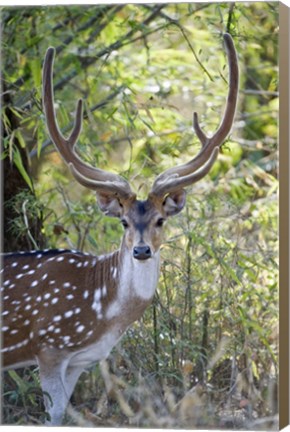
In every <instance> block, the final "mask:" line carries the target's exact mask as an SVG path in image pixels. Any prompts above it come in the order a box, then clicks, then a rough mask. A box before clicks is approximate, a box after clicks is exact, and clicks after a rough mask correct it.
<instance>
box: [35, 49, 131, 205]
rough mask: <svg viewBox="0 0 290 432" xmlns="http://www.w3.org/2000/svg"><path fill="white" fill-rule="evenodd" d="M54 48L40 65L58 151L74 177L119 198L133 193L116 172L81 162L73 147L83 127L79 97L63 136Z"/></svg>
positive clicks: (47, 112) (49, 125)
mask: <svg viewBox="0 0 290 432" xmlns="http://www.w3.org/2000/svg"><path fill="white" fill-rule="evenodd" d="M54 56H55V49H54V48H52V47H50V48H48V50H47V52H46V56H45V60H44V66H43V106H44V112H45V116H46V123H47V128H48V132H49V135H50V137H51V139H52V141H53V142H54V144H55V145H56V147H57V149H58V151H59V152H60V154H61V155H62V157H63V158H64V160H65V162H66V163H67V164H68V165H69V166H70V168H71V171H72V173H73V175H74V176H75V178H76V179H77V180H78V181H79V182H80V183H81V184H83V185H84V186H86V187H89V188H91V189H94V190H97V191H99V192H109V193H111V194H113V195H116V196H118V197H119V198H122V199H128V198H130V197H134V196H135V194H134V193H133V192H132V190H131V187H130V185H129V183H128V182H127V181H126V180H125V179H124V178H122V177H121V176H119V175H116V174H113V173H110V172H107V171H104V170H101V169H99V168H93V167H91V166H90V165H88V164H86V163H85V162H83V161H82V160H81V159H80V158H79V156H78V155H77V154H76V152H75V150H74V146H75V144H76V142H77V139H78V137H79V134H80V132H81V129H82V112H83V104H82V100H81V99H80V100H79V101H78V103H77V109H76V116H75V122H74V126H73V130H72V132H71V134H70V136H69V137H68V138H67V139H66V138H64V136H63V135H62V133H61V131H60V130H59V127H58V124H57V120H56V114H55V110H54V97H53V79H52V74H53V72H52V71H53V61H54Z"/></svg>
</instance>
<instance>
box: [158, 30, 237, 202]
mask: <svg viewBox="0 0 290 432" xmlns="http://www.w3.org/2000/svg"><path fill="white" fill-rule="evenodd" d="M223 39H224V43H225V47H226V52H227V57H228V63H229V92H228V97H227V103H226V109H225V112H224V116H223V119H222V121H221V124H220V126H219V128H218V130H217V131H216V133H215V134H214V135H213V136H212V137H210V138H209V137H207V136H206V134H205V133H204V132H203V131H202V129H201V127H200V125H199V123H198V115H197V113H196V112H195V113H194V115H193V128H194V131H195V133H196V135H197V137H198V138H199V140H200V141H201V144H202V148H201V150H200V152H199V153H198V154H197V155H196V156H195V157H194V158H193V159H192V160H191V161H189V162H187V163H185V164H183V165H179V166H176V167H173V168H169V169H168V170H166V171H164V172H163V173H161V174H160V175H159V176H158V177H157V178H156V180H155V182H154V184H153V186H152V189H151V192H150V195H151V196H158V197H163V196H165V195H166V194H168V193H170V192H175V191H177V190H180V189H181V188H184V187H186V186H189V185H190V184H193V183H195V182H197V181H198V180H200V179H201V178H202V177H204V176H205V175H206V174H207V173H208V172H209V170H210V168H211V167H212V165H213V163H214V161H215V160H216V158H217V155H218V152H219V148H220V146H221V145H222V143H223V142H224V140H225V138H226V137H227V135H228V134H229V132H230V130H231V127H232V124H233V119H234V115H235V110H236V105H237V98H238V87H239V69H238V60H237V53H236V50H235V46H234V43H233V40H232V37H231V36H230V34H229V33H225V34H224V36H223Z"/></svg>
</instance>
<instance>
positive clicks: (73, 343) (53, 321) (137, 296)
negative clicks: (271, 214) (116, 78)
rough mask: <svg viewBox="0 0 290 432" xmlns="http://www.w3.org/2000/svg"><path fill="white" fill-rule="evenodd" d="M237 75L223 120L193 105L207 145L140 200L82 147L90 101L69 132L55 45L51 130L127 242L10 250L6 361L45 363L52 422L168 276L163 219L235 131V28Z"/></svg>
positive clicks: (47, 96) (48, 79) (46, 76)
mask: <svg viewBox="0 0 290 432" xmlns="http://www.w3.org/2000/svg"><path fill="white" fill-rule="evenodd" d="M224 43H225V46H226V51H227V57H228V62H229V71H230V80H229V92H228V97H227V104H226V109H225V113H224V116H223V119H222V121H221V124H220V126H219V128H218V130H217V131H216V133H215V134H214V135H213V136H212V137H210V138H209V137H207V136H206V135H205V133H204V132H203V131H202V129H201V128H200V126H199V123H198V117H197V114H196V113H194V118H193V127H194V130H195V132H196V134H197V137H198V138H199V140H200V141H201V144H202V149H201V150H200V152H199V153H198V154H197V155H196V156H195V157H194V158H193V159H192V160H191V161H189V162H187V163H185V164H183V165H179V166H177V167H173V168H169V169H167V170H166V171H164V172H163V173H161V174H160V175H159V176H158V177H157V178H156V179H155V181H154V183H153V186H152V188H151V191H150V193H149V195H148V198H147V199H146V200H145V201H139V200H137V197H136V194H135V193H134V192H132V190H131V187H130V185H129V183H128V182H127V180H125V179H124V178H123V177H121V176H119V175H116V174H113V173H110V172H107V171H103V170H101V169H99V168H93V167H91V166H90V165H87V164H86V163H84V162H83V161H82V160H81V158H80V157H79V156H78V154H77V153H76V152H75V150H74V146H75V144H76V142H77V139H78V136H79V134H80V132H81V127H82V101H81V100H80V101H79V102H78V104H77V110H76V119H75V124H74V127H73V130H72V132H71V134H70V136H69V137H68V138H67V139H66V138H64V137H63V135H62V134H61V132H60V130H59V127H58V124H57V120H56V114H55V110H54V98H53V83H52V66H53V59H54V52H55V51H54V49H53V48H48V50H47V53H46V57H45V61H44V67H43V106H44V113H45V117H46V123H47V128H48V132H49V135H50V137H51V139H52V141H53V142H54V144H55V145H56V147H57V149H58V151H59V152H60V154H61V155H62V157H63V159H64V160H65V162H66V163H67V164H68V166H69V167H70V169H71V172H72V174H73V175H74V177H75V178H76V180H77V181H78V182H79V183H81V184H82V185H83V186H85V187H88V188H90V189H93V190H95V191H96V196H97V201H98V204H99V207H100V209H101V210H102V211H103V212H104V213H105V214H106V215H108V216H112V217H117V218H119V219H120V221H121V223H122V224H123V226H124V229H125V232H124V236H123V239H122V242H121V247H120V249H119V250H118V251H116V252H113V253H111V254H109V255H104V256H99V257H96V256H92V255H88V254H84V253H81V252H77V251H69V250H45V251H33V252H19V253H10V254H7V255H6V256H5V258H4V269H3V270H2V271H3V274H2V280H3V283H2V287H1V292H2V300H3V303H2V334H3V344H2V355H3V366H4V367H5V368H16V367H21V366H26V365H32V364H37V365H39V372H40V381H41V386H42V389H43V391H45V392H46V393H48V394H49V395H50V397H51V400H52V404H51V400H50V399H49V398H48V397H47V396H45V398H44V401H45V405H46V409H47V411H48V412H49V414H50V417H51V420H50V424H53V425H56V424H60V423H61V421H62V417H63V415H64V412H65V408H66V405H67V403H68V401H69V399H70V396H71V394H72V392H73V389H74V387H75V384H76V382H77V380H78V378H79V376H80V374H81V373H82V371H83V370H84V369H85V368H86V367H88V366H90V365H91V364H93V363H95V362H97V361H98V360H101V359H104V358H106V357H107V356H108V355H109V353H110V351H111V349H112V348H113V347H114V346H115V345H116V343H117V342H118V340H119V339H120V338H121V336H122V334H123V333H124V332H125V331H126V329H127V328H128V327H129V326H130V325H131V324H132V323H133V322H134V321H135V320H137V319H139V318H140V317H141V316H142V314H143V312H144V310H145V309H146V307H147V306H148V305H149V304H150V302H151V301H152V298H153V296H154V292H155V289H156V286H157V282H158V276H159V260H160V256H159V255H160V246H161V243H162V226H163V224H164V222H165V221H166V220H167V218H168V217H171V216H174V215H176V214H177V213H179V212H180V211H181V210H182V209H183V207H184V206H185V202H186V193H185V190H184V188H185V187H187V186H190V185H192V184H193V183H195V182H197V181H198V180H199V179H201V178H202V177H204V176H205V175H206V174H207V173H208V172H209V170H210V168H211V166H212V165H213V163H214V161H215V160H216V158H217V155H218V151H219V147H220V146H221V145H222V143H223V142H224V140H225V138H226V136H227V135H228V134H229V132H230V129H231V126H232V123H233V119H234V114H235V109H236V104H237V94H238V64H237V55H236V51H235V48H234V44H233V41H232V38H231V36H230V35H229V34H225V35H224Z"/></svg>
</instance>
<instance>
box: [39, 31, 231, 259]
mask: <svg viewBox="0 0 290 432" xmlns="http://www.w3.org/2000/svg"><path fill="white" fill-rule="evenodd" d="M224 43H225V47H226V52H227V57H228V63H229V91H228V96H227V102H226V108H225V112H224V116H223V119H222V121H221V123H220V126H219V128H218V130H217V131H216V132H215V134H214V135H213V136H211V137H208V136H207V135H206V134H205V133H204V132H203V131H202V129H201V127H200V125H199V121H198V115H197V113H196V112H195V113H194V116H193V128H194V131H195V133H196V134H197V136H198V138H199V140H200V142H201V145H202V148H201V150H200V152H199V153H198V154H197V155H196V156H195V157H194V158H193V159H192V160H190V161H189V162H187V163H185V164H182V165H178V166H176V167H173V168H169V169H167V170H166V171H164V172H163V173H161V174H160V175H159V176H158V177H157V178H156V180H155V181H154V183H153V186H152V188H151V191H150V193H149V195H148V198H147V199H146V200H145V201H140V200H137V197H136V194H135V193H134V192H133V191H132V189H131V187H130V185H129V183H128V182H127V180H125V179H124V178H123V177H121V176H120V175H116V174H113V173H110V172H107V171H104V170H102V169H100V168H93V167H92V166H90V165H88V164H86V163H85V162H83V161H82V160H81V159H80V157H79V156H78V155H77V153H76V152H75V144H76V142H77V140H78V137H79V134H80V132H81V129H82V117H83V103H82V100H79V101H78V103H77V108H76V116H75V123H74V127H73V130H72V132H71V134H70V136H69V137H68V138H64V137H63V135H62V133H61V132H60V130H59V127H58V124H57V120H56V114H55V110H54V97H53V79H52V75H53V61H54V55H55V50H54V48H48V50H47V53H46V57H45V62H44V68H43V104H44V112H45V116H46V123H47V128H48V131H49V134H50V137H51V139H52V141H53V142H54V144H55V145H56V147H57V149H58V151H59V152H60V154H61V155H62V157H63V159H64V160H65V162H66V163H67V164H68V165H69V167H70V169H71V172H72V174H73V175H74V177H75V178H76V180H77V181H78V182H79V183H80V184H82V185H83V186H85V187H87V188H90V189H93V190H95V191H96V194H97V201H98V204H99V207H100V209H101V210H102V211H103V212H104V213H105V214H106V215H108V216H113V217H118V218H119V219H120V220H121V222H122V224H123V226H124V228H125V235H124V242H123V243H124V244H125V246H126V247H127V248H128V249H129V250H130V251H131V253H132V256H133V257H134V258H135V259H138V260H146V259H150V258H151V257H152V256H154V254H156V252H157V251H158V250H159V248H160V244H161V228H162V225H163V223H164V221H165V220H166V219H167V218H168V217H170V216H173V215H176V214H177V213H179V212H180V211H181V210H182V209H183V207H184V205H185V202H186V192H185V188H186V187H188V186H191V185H192V184H193V183H195V182H197V181H198V180H200V179H201V178H203V177H204V176H205V175H206V174H207V173H208V172H209V171H210V169H211V167H212V165H213V163H214V162H215V160H216V158H217V155H218V152H219V148H220V146H221V145H222V144H223V142H224V140H225V138H226V137H227V135H228V134H229V132H230V130H231V127H232V123H233V119H234V115H235V109H236V105H237V95H238V76H239V73H238V63H237V55H236V51H235V48H234V44H233V41H232V38H231V36H230V35H229V34H228V33H226V34H225V35H224Z"/></svg>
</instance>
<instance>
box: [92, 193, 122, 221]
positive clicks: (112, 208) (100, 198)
mask: <svg viewBox="0 0 290 432" xmlns="http://www.w3.org/2000/svg"><path fill="white" fill-rule="evenodd" d="M97 202H98V205H99V207H100V209H101V211H102V212H103V213H104V214H105V215H106V216H112V217H120V216H121V215H122V212H123V206H122V204H121V203H120V201H119V199H118V198H117V197H116V195H111V194H106V193H101V192H97Z"/></svg>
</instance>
